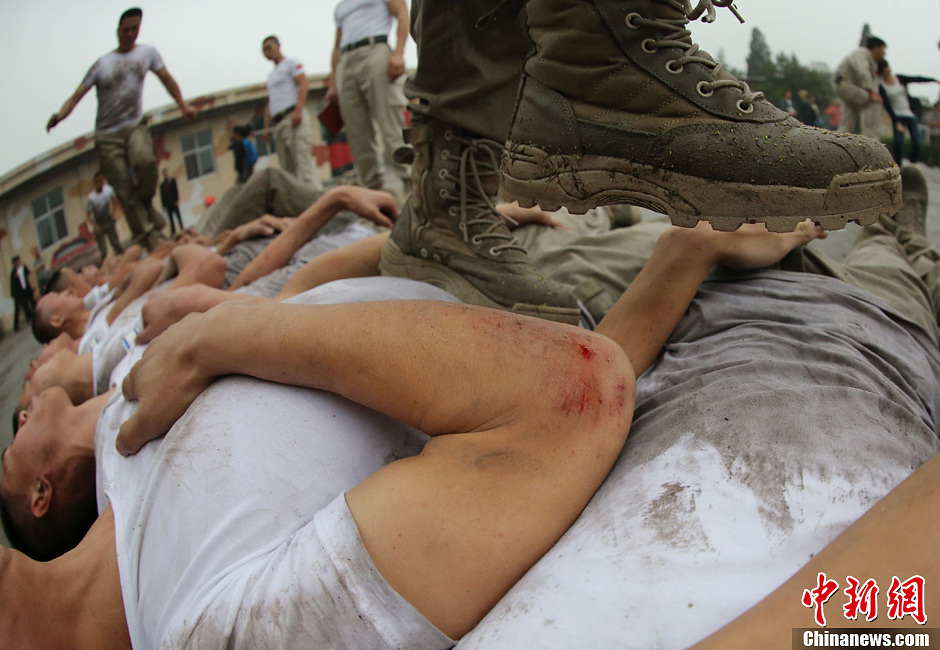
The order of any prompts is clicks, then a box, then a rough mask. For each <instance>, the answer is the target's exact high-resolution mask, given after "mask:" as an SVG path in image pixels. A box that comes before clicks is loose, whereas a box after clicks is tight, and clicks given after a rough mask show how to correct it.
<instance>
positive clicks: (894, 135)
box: [891, 119, 904, 165]
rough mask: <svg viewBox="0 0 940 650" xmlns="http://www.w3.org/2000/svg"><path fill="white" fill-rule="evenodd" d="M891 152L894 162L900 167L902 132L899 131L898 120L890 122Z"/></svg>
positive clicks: (902, 142)
mask: <svg viewBox="0 0 940 650" xmlns="http://www.w3.org/2000/svg"><path fill="white" fill-rule="evenodd" d="M891 151H892V153H893V155H894V162H896V163H897V164H899V165H900V164H901V158H902V157H903V156H904V132H903V131H902V130H901V120H900V119H896V120H891Z"/></svg>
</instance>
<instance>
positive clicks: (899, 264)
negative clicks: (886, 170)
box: [804, 166, 940, 340]
mask: <svg viewBox="0 0 940 650" xmlns="http://www.w3.org/2000/svg"><path fill="white" fill-rule="evenodd" d="M903 181H904V205H903V206H902V208H901V210H900V211H899V212H898V213H897V214H896V215H894V216H893V217H891V218H887V217H885V218H881V219H879V220H878V222H876V223H874V224H871V225H868V226H866V227H865V228H864V229H863V230H862V232H861V233H860V234H859V237H858V240H857V241H856V243H855V246H854V247H853V248H852V250H851V251H850V252H849V255H848V256H847V257H846V259H845V262H844V263H838V262H834V261H832V260H830V259H828V258H827V257H825V256H824V255H820V254H818V253H816V252H815V251H813V250H812V249H807V250H806V251H805V253H804V255H805V261H806V266H805V270H807V271H810V272H814V273H820V274H822V275H828V276H831V277H835V278H838V279H840V280H842V281H844V282H847V283H848V284H852V285H855V286H857V287H860V288H862V289H864V290H866V291H868V292H869V293H871V294H872V295H874V296H877V297H878V298H879V299H880V300H881V301H882V302H883V303H885V304H886V305H888V306H889V307H891V308H892V310H893V311H894V312H896V313H897V314H898V315H900V316H902V317H904V318H905V319H907V320H909V321H911V322H913V323H915V324H917V325H918V326H919V327H920V328H921V329H922V330H923V331H925V332H926V333H927V334H928V335H929V336H931V337H932V338H933V339H934V340H937V339H938V329H937V325H938V323H940V321H938V315H940V302H938V300H940V270H938V264H940V251H937V250H935V249H934V248H933V247H932V246H931V245H930V242H929V241H928V240H927V237H926V216H927V184H926V180H925V179H924V177H923V174H922V173H921V172H920V170H919V169H917V168H916V167H913V166H906V167H904V170H903Z"/></svg>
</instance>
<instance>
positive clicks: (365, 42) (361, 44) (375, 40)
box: [339, 34, 388, 52]
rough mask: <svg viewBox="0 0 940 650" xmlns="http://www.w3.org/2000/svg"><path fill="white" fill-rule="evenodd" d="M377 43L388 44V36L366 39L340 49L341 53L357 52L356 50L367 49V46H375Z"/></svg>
mask: <svg viewBox="0 0 940 650" xmlns="http://www.w3.org/2000/svg"><path fill="white" fill-rule="evenodd" d="M375 43H388V36H387V35H385V34H382V35H381V36H370V37H369V38H364V39H362V40H361V41H356V42H355V43H350V44H349V45H344V46H343V47H341V48H339V51H340V52H349V51H351V50H355V49H356V48H360V47H365V46H366V45H374V44H375Z"/></svg>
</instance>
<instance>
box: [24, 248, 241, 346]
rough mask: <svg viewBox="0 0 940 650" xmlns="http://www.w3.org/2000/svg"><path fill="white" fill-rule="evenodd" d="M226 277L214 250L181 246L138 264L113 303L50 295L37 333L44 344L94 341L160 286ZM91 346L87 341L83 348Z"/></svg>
mask: <svg viewBox="0 0 940 650" xmlns="http://www.w3.org/2000/svg"><path fill="white" fill-rule="evenodd" d="M223 274H224V261H223V260H222V258H221V257H220V256H218V255H216V254H214V253H212V251H209V250H207V249H205V248H203V247H201V246H195V245H184V246H177V247H176V248H174V249H173V250H172V252H171V253H170V254H169V256H168V257H167V258H166V259H160V258H159V257H152V258H151V257H148V258H146V259H143V260H141V261H140V262H138V263H137V264H136V265H135V266H134V268H133V270H132V271H131V272H130V274H129V275H128V276H127V279H126V280H125V282H124V285H123V286H121V287H117V288H116V289H115V293H114V295H113V300H112V297H111V296H106V297H102V298H101V299H100V300H99V301H98V303H97V304H96V305H95V307H93V308H91V309H89V308H88V307H87V306H86V305H85V302H84V300H83V298H82V297H81V296H79V295H78V293H76V292H75V291H74V290H73V289H71V288H69V289H66V290H65V291H62V292H57V291H52V292H49V293H47V294H46V295H44V296H43V297H42V298H40V299H39V302H38V303H37V304H36V319H35V321H34V322H33V334H34V335H35V337H36V340H37V341H39V342H40V343H48V342H49V341H51V340H52V339H54V338H55V337H57V336H58V335H59V334H61V333H63V332H65V333H67V334H69V336H71V337H72V338H76V339H85V340H88V341H90V340H91V339H93V338H95V336H96V333H97V331H98V330H106V329H107V327H108V326H110V325H111V324H112V323H113V322H114V321H115V319H116V318H117V317H118V316H119V315H120V314H121V312H122V311H123V310H124V308H125V307H127V305H129V304H130V303H132V302H133V301H134V300H136V299H137V298H139V297H140V296H142V295H143V294H144V293H146V292H147V291H149V290H150V289H152V288H153V287H155V286H157V285H158V284H160V283H162V282H164V281H166V280H169V279H170V278H175V279H174V280H173V282H172V283H171V285H170V286H171V287H174V286H185V285H186V284H192V283H193V282H200V283H202V284H207V285H210V286H221V284H222V280H223ZM89 329H91V332H89ZM86 335H87V336H86ZM89 344H90V343H87V344H86V343H85V342H84V341H83V343H82V344H81V345H80V347H82V348H84V347H87V346H88V345H89Z"/></svg>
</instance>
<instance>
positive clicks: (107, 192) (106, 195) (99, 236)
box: [85, 170, 124, 259]
mask: <svg viewBox="0 0 940 650" xmlns="http://www.w3.org/2000/svg"><path fill="white" fill-rule="evenodd" d="M94 182H95V189H93V190H92V191H91V192H90V193H89V194H88V201H87V203H86V205H85V212H86V214H87V220H88V225H89V226H90V227H91V229H92V232H94V233H95V239H96V240H97V241H98V250H100V251H101V259H104V258H105V257H107V256H108V245H107V243H105V238H107V239H108V241H110V242H111V248H113V249H114V254H115V255H120V254H121V253H123V252H124V248H123V247H122V246H121V240H120V239H119V238H118V234H117V227H116V226H115V218H114V212H113V211H112V208H113V207H114V202H115V201H116V200H117V199H116V197H115V196H114V190H113V189H112V188H111V186H110V185H108V184H107V183H105V181H104V174H103V173H101V171H100V170H99V171H96V172H95V178H94Z"/></svg>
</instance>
